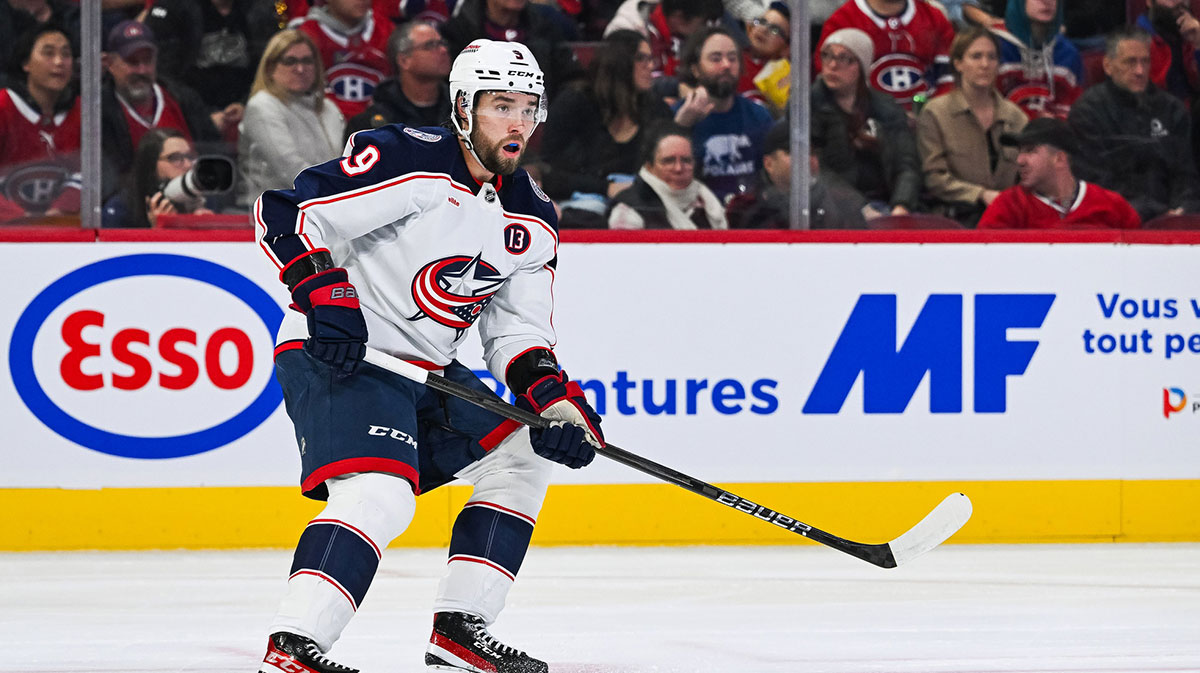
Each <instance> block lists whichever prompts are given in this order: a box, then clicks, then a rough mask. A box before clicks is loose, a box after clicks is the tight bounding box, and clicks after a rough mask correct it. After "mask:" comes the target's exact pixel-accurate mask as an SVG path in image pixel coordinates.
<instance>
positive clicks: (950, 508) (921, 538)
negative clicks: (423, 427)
mask: <svg viewBox="0 0 1200 673" xmlns="http://www.w3.org/2000/svg"><path fill="white" fill-rule="evenodd" d="M364 359H365V360H366V361H367V362H369V363H371V364H373V365H375V366H376V367H380V368H382V369H385V370H387V371H390V372H392V373H395V374H399V375H400V376H403V377H404V378H407V379H411V380H413V381H416V382H418V383H424V384H425V385H427V386H429V387H430V388H433V389H434V390H437V391H440V392H443V393H446V394H448V395H453V396H454V397H457V398H459V399H462V400H466V401H467V402H470V403H472V404H474V405H476V406H479V407H483V408H484V409H487V410H488V411H491V412H493V413H496V414H499V415H501V416H504V417H505V418H509V419H512V420H514V421H517V422H519V423H523V424H525V425H528V426H530V427H534V428H545V427H548V426H549V425H550V421H547V420H546V419H544V418H542V417H541V416H538V415H537V414H534V413H530V412H528V411H525V410H524V409H519V408H517V407H514V406H513V405H511V404H509V403H507V402H505V401H504V400H503V399H501V398H500V397H498V396H496V395H494V394H489V393H484V392H480V391H478V390H475V389H473V388H468V387H466V386H464V385H462V384H459V383H455V382H453V381H450V380H447V379H445V378H443V377H441V376H438V375H437V374H434V373H432V372H428V371H426V370H424V369H421V368H420V367H417V366H416V365H413V364H410V363H408V362H405V361H404V360H401V359H399V358H395V357H392V356H390V355H388V354H386V353H382V352H380V351H377V350H375V349H374V348H369V347H368V348H367V354H366V356H365V358H364ZM596 453H598V454H600V455H602V456H604V457H606V458H610V459H612V460H615V461H617V462H618V463H621V464H622V465H626V466H628V467H631V468H633V469H635V470H638V471H639V472H643V473H645V474H648V475H650V476H652V477H657V478H659V479H661V480H663V481H665V482H668V483H671V484H675V485H676V486H679V487H682V488H685V489H687V490H689V491H691V492H692V493H696V494H698V495H702V496H704V497H705V498H708V499H709V500H715V501H716V502H719V503H721V504H722V505H726V506H728V507H732V508H733V509H736V510H737V511H739V512H744V513H746V514H749V515H751V516H753V517H755V518H757V519H762V520H763V521H766V522H767V523H770V524H773V525H776V526H779V527H780V528H782V529H784V530H787V531H791V532H793V533H797V534H799V535H803V536H804V537H806V538H808V539H810V540H813V541H815V542H820V543H821V544H823V545H825V546H827V547H833V548H834V549H836V550H838V551H840V552H844V553H846V554H849V555H851V556H854V557H857V558H860V559H862V560H864V561H866V562H867V563H871V564H874V565H877V566H879V567H880V568H895V567H896V566H898V565H900V564H902V563H907V562H908V561H911V560H913V559H915V558H917V557H918V556H920V555H922V554H924V553H925V552H927V551H929V550H931V549H933V548H934V547H936V546H938V545H939V544H941V543H942V542H945V541H946V539H947V538H949V537H950V536H951V535H953V534H954V533H956V532H957V531H958V529H960V528H962V527H963V524H965V523H966V522H967V519H969V518H971V501H970V500H969V499H968V498H967V496H966V495H964V494H962V493H952V494H950V495H949V496H947V497H946V499H945V500H943V501H942V502H941V503H940V504H939V505H938V506H937V507H935V508H933V511H931V512H930V513H929V514H926V515H925V518H924V519H921V521H919V522H918V523H917V525H915V526H913V527H912V528H910V529H909V530H908V532H906V533H904V534H903V535H901V536H900V537H897V538H896V539H894V540H892V541H891V542H886V543H882V544H864V543H862V542H854V541H852V540H847V539H845V538H841V537H838V536H836V535H833V534H831V533H826V532H825V531H823V530H821V529H820V528H814V527H812V526H810V525H808V524H806V523H801V522H800V521H798V520H796V519H793V518H792V517H790V516H785V515H783V514H780V513H779V512H776V511H775V510H773V509H769V508H767V507H763V506H762V505H759V504H758V503H755V502H753V501H750V500H747V499H746V498H743V497H741V496H739V495H735V494H733V493H730V492H729V491H726V490H723V489H720V488H717V487H716V486H713V485H712V484H709V483H706V482H703V481H701V480H699V479H696V478H695V477H689V476H688V475H686V474H683V473H682V472H677V471H675V470H673V469H671V468H669V467H667V466H665V465H660V464H658V463H656V462H654V461H652V460H649V459H647V458H643V457H641V456H639V455H637V454H634V453H630V452H628V451H626V450H625V449H622V448H620V447H618V446H616V445H614V444H611V443H610V444H607V445H606V446H605V447H604V448H602V449H596Z"/></svg>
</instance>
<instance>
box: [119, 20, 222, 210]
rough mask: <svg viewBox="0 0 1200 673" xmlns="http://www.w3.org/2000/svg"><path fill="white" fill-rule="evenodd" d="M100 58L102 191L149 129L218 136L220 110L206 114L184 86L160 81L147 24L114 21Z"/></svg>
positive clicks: (207, 138) (196, 138) (203, 138)
mask: <svg viewBox="0 0 1200 673" xmlns="http://www.w3.org/2000/svg"><path fill="white" fill-rule="evenodd" d="M101 58H102V61H103V63H104V67H105V69H106V70H107V72H108V77H107V78H106V79H105V82H104V84H103V86H102V89H101V93H100V117H101V127H102V128H101V130H102V134H101V136H102V142H101V146H102V147H101V154H102V155H103V161H104V171H103V175H102V176H101V178H102V180H103V182H104V184H105V186H104V188H102V192H103V193H104V195H106V196H108V195H111V193H112V192H113V191H115V189H116V184H115V181H116V180H118V179H119V177H120V176H122V175H124V174H125V173H127V172H128V171H129V169H130V168H132V166H133V154H134V148H136V147H137V146H138V144H139V142H140V141H141V139H142V135H143V134H144V133H145V132H146V131H148V130H149V129H152V128H173V129H178V130H179V131H180V132H181V133H183V135H184V137H185V138H187V139H188V140H189V141H192V142H214V143H215V142H218V141H219V140H220V135H219V133H218V131H217V127H216V126H215V124H217V123H221V122H222V121H223V118H224V116H223V115H222V114H221V113H215V114H214V115H212V116H210V115H209V113H208V109H207V106H205V104H204V101H202V100H201V99H200V97H199V96H198V95H197V94H196V92H194V91H192V90H191V89H189V88H188V87H186V86H183V85H181V84H174V83H171V84H168V83H162V82H159V81H158V69H157V68H158V66H157V58H158V47H157V46H156V45H155V42H154V33H152V32H150V30H149V29H148V28H146V26H145V24H142V23H139V22H137V21H123V22H121V23H119V24H117V25H116V26H114V27H113V29H112V31H110V32H109V34H108V40H107V44H106V46H105V51H104V53H103V54H102V56H101Z"/></svg>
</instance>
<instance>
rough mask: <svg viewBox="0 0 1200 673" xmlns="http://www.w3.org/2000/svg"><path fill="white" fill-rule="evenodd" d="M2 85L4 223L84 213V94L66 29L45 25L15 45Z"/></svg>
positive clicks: (0, 203)
mask: <svg viewBox="0 0 1200 673" xmlns="http://www.w3.org/2000/svg"><path fill="white" fill-rule="evenodd" d="M13 58H14V63H13V64H12V72H11V75H12V76H11V77H10V78H9V86H8V88H6V89H0V222H2V221H5V220H9V219H12V218H17V217H23V216H30V215H42V214H51V215H55V214H60V213H67V212H78V211H79V186H80V176H79V155H78V152H79V119H80V116H79V115H80V112H79V96H78V95H76V93H75V92H74V91H73V89H72V87H71V76H72V74H73V66H74V62H75V56H74V53H73V52H72V49H71V42H70V40H69V39H68V37H67V34H66V33H65V32H63V29H62V28H59V27H57V26H52V25H48V24H43V25H41V26H35V27H34V28H33V29H31V30H28V31H26V32H24V33H22V34H21V36H20V37H19V38H17V40H16V42H15V43H14V44H13Z"/></svg>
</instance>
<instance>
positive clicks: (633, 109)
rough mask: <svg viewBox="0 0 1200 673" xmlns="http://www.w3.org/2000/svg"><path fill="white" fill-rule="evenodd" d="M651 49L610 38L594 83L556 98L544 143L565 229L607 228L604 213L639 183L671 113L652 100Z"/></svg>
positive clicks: (626, 33) (636, 38) (634, 36)
mask: <svg viewBox="0 0 1200 673" xmlns="http://www.w3.org/2000/svg"><path fill="white" fill-rule="evenodd" d="M650 61H651V54H650V43H649V41H647V40H646V38H644V37H642V36H641V35H639V34H638V33H635V32H633V31H631V30H618V31H616V32H615V33H610V34H609V35H608V37H606V38H604V41H603V42H602V43H601V45H600V47H599V48H597V49H596V53H595V55H594V56H593V58H592V63H591V67H590V75H589V78H588V81H587V82H586V83H581V84H579V85H572V86H569V87H567V88H566V89H565V90H563V92H562V94H560V95H559V97H558V98H556V99H554V101H553V103H552V108H553V110H554V114H552V115H550V117H549V119H547V120H546V127H545V130H544V131H543V136H542V147H544V148H547V149H548V151H547V152H545V154H544V163H545V164H546V170H545V171H544V187H545V189H546V193H547V194H548V195H549V196H550V197H551V198H553V199H555V200H557V201H559V204H560V206H561V207H562V208H563V214H562V217H561V218H560V219H559V226H563V227H573V226H574V227H581V226H599V227H601V228H603V226H604V220H603V217H604V206H605V203H606V202H607V199H609V198H612V197H614V196H616V195H617V194H618V193H619V192H620V191H621V190H622V189H625V188H627V187H629V185H630V184H632V182H633V178H634V173H637V171H638V166H639V164H638V148H639V147H640V146H641V145H640V143H641V140H642V138H643V136H644V135H645V133H646V130H647V129H648V128H649V127H650V126H651V125H653V123H654V122H655V121H658V120H665V119H670V117H671V111H670V109H669V108H667V106H666V105H665V104H663V102H662V101H660V100H658V99H657V98H656V97H654V96H653V95H651V93H650V85H651V83H652V81H653V80H652V78H651V76H650V68H651V63H650Z"/></svg>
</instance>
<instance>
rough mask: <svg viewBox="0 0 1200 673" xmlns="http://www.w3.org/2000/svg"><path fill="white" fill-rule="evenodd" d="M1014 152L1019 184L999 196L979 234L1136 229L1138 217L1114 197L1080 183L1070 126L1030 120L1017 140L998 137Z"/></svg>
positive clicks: (986, 213)
mask: <svg viewBox="0 0 1200 673" xmlns="http://www.w3.org/2000/svg"><path fill="white" fill-rule="evenodd" d="M1000 142H1001V144H1003V145H1007V146H1010V147H1016V148H1017V167H1018V170H1019V176H1020V182H1019V184H1017V185H1016V186H1015V187H1009V188H1008V189H1006V190H1004V191H1003V192H1000V196H997V197H996V199H995V200H994V201H992V204H991V205H990V206H988V208H987V210H985V211H984V213H983V217H982V218H981V219H980V220H979V228H980V229H1102V228H1106V227H1114V228H1119V229H1136V228H1138V227H1140V226H1141V218H1139V217H1138V214H1137V211H1135V210H1134V209H1133V206H1131V205H1129V202H1128V201H1126V200H1125V199H1124V198H1122V197H1121V195H1120V194H1117V193H1116V192H1112V191H1109V190H1107V189H1104V188H1103V187H1101V186H1099V185H1095V184H1092V183H1089V182H1084V181H1083V180H1079V179H1078V178H1076V177H1075V174H1074V173H1072V172H1071V162H1070V157H1071V155H1073V154H1076V153H1077V152H1078V141H1077V140H1076V139H1075V134H1074V133H1073V132H1072V131H1071V127H1069V126H1067V123H1066V122H1064V121H1062V120H1061V119H1055V118H1051V117H1041V118H1038V119H1034V120H1032V121H1030V122H1029V124H1028V125H1027V126H1026V127H1025V129H1024V130H1022V131H1021V132H1020V133H1018V134H1016V135H1012V134H1005V135H1004V136H1001V138H1000Z"/></svg>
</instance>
